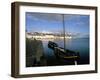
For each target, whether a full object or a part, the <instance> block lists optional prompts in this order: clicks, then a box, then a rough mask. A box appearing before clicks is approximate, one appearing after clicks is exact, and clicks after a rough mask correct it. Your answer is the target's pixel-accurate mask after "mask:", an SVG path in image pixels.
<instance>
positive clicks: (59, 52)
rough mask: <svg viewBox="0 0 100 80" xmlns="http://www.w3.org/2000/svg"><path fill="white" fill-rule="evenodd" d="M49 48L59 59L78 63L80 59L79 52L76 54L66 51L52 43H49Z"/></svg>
mask: <svg viewBox="0 0 100 80" xmlns="http://www.w3.org/2000/svg"><path fill="white" fill-rule="evenodd" d="M48 47H49V48H51V49H53V50H54V54H55V56H56V58H57V59H61V60H74V61H77V60H78V59H79V58H80V56H79V52H75V51H72V50H69V49H66V50H65V49H64V48H61V47H59V46H58V45H57V44H56V43H54V42H52V41H49V42H48Z"/></svg>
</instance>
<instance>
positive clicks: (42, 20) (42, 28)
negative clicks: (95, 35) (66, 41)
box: [26, 12, 89, 35]
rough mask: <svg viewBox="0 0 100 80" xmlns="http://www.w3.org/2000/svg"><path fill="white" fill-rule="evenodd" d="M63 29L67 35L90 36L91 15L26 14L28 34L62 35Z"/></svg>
mask: <svg viewBox="0 0 100 80" xmlns="http://www.w3.org/2000/svg"><path fill="white" fill-rule="evenodd" d="M63 17H64V18H63ZM63 21H64V25H63ZM63 27H64V28H65V32H66V33H72V34H81V35H89V15H79V14H77V15H76V14H64V15H63V14H54V13H33V12H26V30H27V31H28V32H44V33H46V32H51V33H59V32H60V33H62V32H63Z"/></svg>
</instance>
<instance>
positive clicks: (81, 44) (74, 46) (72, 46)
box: [42, 38, 89, 65]
mask: <svg viewBox="0 0 100 80" xmlns="http://www.w3.org/2000/svg"><path fill="white" fill-rule="evenodd" d="M48 41H53V42H55V43H57V44H58V46H59V47H62V48H64V40H63V39H51V40H49V39H46V40H42V42H43V48H44V54H45V57H46V59H47V65H61V64H60V63H58V61H57V59H56V57H55V55H54V52H53V50H52V49H50V48H48ZM65 45H66V49H69V50H73V51H76V52H79V53H80V60H79V61H78V65H82V64H89V38H76V39H67V40H66V41H65ZM66 65H68V64H67V63H66Z"/></svg>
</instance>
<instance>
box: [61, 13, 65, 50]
mask: <svg viewBox="0 0 100 80" xmlns="http://www.w3.org/2000/svg"><path fill="white" fill-rule="evenodd" d="M62 17H63V20H62V23H63V31H64V32H63V36H64V50H65V49H66V45H65V44H66V40H65V20H64V14H62Z"/></svg>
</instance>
